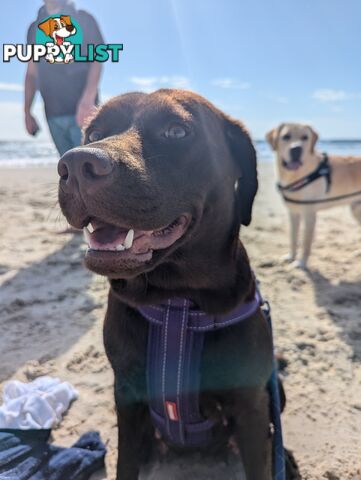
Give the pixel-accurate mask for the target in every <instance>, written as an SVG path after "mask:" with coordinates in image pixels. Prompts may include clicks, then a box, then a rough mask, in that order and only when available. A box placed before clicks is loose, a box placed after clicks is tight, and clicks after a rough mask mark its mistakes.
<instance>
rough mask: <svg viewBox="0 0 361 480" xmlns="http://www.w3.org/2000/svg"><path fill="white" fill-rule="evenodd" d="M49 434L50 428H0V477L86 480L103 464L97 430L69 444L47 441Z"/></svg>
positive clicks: (103, 452) (4, 478)
mask: <svg viewBox="0 0 361 480" xmlns="http://www.w3.org/2000/svg"><path fill="white" fill-rule="evenodd" d="M49 436H50V430H0V480H87V479H88V478H89V477H90V475H91V474H92V473H94V472H96V471H97V470H100V469H101V468H103V467H104V457H105V453H106V448H105V446H104V444H103V442H102V441H101V439H100V436H99V433H98V432H88V433H85V434H84V435H82V436H81V437H80V439H79V440H78V441H77V442H76V443H74V445H73V446H71V447H70V448H62V447H57V446H55V445H50V444H49V443H48V439H49Z"/></svg>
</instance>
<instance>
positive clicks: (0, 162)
mask: <svg viewBox="0 0 361 480" xmlns="http://www.w3.org/2000/svg"><path fill="white" fill-rule="evenodd" d="M255 145H256V149H257V153H258V159H259V161H265V162H271V161H272V160H273V152H272V151H271V149H270V147H269V145H268V143H267V142H266V141H264V140H256V141H255ZM317 150H319V151H321V152H327V153H329V154H334V155H359V156H361V140H327V141H320V142H318V143H317ZM58 160H59V156H58V153H57V151H56V150H55V148H54V146H53V145H52V144H51V143H47V142H34V141H11V142H7V141H0V167H27V166H42V165H48V166H51V165H54V166H55V165H56V164H57V162H58Z"/></svg>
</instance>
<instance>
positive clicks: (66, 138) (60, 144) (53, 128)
mask: <svg viewBox="0 0 361 480" xmlns="http://www.w3.org/2000/svg"><path fill="white" fill-rule="evenodd" d="M69 117H71V116H70V115H62V116H59V117H49V118H48V119H47V121H48V126H49V130H50V133H51V136H52V138H53V140H54V143H55V146H56V149H57V150H58V152H59V155H63V154H64V153H65V152H67V151H68V150H70V149H71V148H73V147H74V146H75V145H73V143H72V141H71V138H70V135H69V124H70V121H69Z"/></svg>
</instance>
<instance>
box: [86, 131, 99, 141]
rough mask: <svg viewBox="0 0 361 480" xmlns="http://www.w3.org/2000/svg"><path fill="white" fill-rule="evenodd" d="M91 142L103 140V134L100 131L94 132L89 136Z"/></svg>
mask: <svg viewBox="0 0 361 480" xmlns="http://www.w3.org/2000/svg"><path fill="white" fill-rule="evenodd" d="M88 139H89V142H97V141H98V140H100V139H101V134H100V132H99V131H98V130H93V131H92V132H90V133H89V135H88Z"/></svg>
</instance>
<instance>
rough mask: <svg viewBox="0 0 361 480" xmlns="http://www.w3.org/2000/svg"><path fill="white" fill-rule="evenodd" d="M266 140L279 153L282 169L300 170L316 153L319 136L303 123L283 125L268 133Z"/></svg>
mask: <svg viewBox="0 0 361 480" xmlns="http://www.w3.org/2000/svg"><path fill="white" fill-rule="evenodd" d="M266 139H267V141H268V143H269V144H270V145H271V147H272V149H273V150H274V151H275V152H277V162H278V166H279V168H280V169H281V171H282V170H283V169H287V170H291V171H295V170H298V169H299V168H300V167H302V165H304V164H305V162H306V161H307V158H308V157H309V156H310V154H312V153H313V152H314V147H315V144H316V142H317V139H318V134H317V133H316V132H315V130H314V129H313V128H312V127H310V126H309V125H304V124H301V123H281V125H279V126H278V127H276V128H273V129H272V130H271V131H270V132H268V133H267V135H266Z"/></svg>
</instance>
